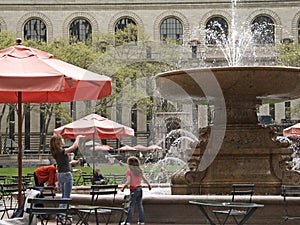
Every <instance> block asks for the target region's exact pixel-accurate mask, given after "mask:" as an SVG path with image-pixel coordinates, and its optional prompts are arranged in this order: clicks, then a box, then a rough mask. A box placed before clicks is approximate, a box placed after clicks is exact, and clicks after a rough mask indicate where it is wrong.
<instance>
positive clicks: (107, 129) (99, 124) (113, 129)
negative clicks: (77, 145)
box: [53, 114, 134, 146]
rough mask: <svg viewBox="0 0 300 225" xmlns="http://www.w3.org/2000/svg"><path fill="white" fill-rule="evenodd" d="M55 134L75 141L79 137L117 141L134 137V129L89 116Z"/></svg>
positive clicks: (96, 116) (58, 130) (100, 117)
mask: <svg viewBox="0 0 300 225" xmlns="http://www.w3.org/2000/svg"><path fill="white" fill-rule="evenodd" d="M53 132H54V133H55V134H60V135H61V136H62V137H64V138H69V139H75V138H76V136H77V135H83V136H85V137H86V138H89V139H115V138H126V137H132V136H134V130H133V129H132V128H130V127H127V126H124V125H122V124H120V123H117V122H115V121H112V120H109V119H107V118H105V117H102V116H99V115H97V114H90V115H87V116H85V117H83V118H81V119H79V120H76V121H74V122H72V123H69V124H66V125H64V126H61V127H58V128H56V129H54V131H53ZM93 146H94V145H93Z"/></svg>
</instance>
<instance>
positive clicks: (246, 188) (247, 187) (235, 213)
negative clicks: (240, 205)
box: [213, 184, 254, 224]
mask: <svg viewBox="0 0 300 225" xmlns="http://www.w3.org/2000/svg"><path fill="white" fill-rule="evenodd" d="M253 194H254V184H233V185H232V191H231V195H232V198H231V201H232V202H234V201H242V202H249V203H250V202H252V196H253ZM247 212H248V211H247V210H245V209H228V210H213V213H214V215H215V217H216V218H217V220H218V222H219V224H225V223H226V222H227V220H228V218H229V217H230V216H231V217H232V218H233V219H234V221H235V223H236V224H238V223H239V221H238V217H239V216H244V215H246V214H247ZM222 215H223V218H224V217H225V218H224V220H223V222H222V221H221V216H222Z"/></svg>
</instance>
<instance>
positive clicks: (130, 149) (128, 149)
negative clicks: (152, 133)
mask: <svg viewBox="0 0 300 225" xmlns="http://www.w3.org/2000/svg"><path fill="white" fill-rule="evenodd" d="M118 150H121V151H136V148H134V147H131V146H129V145H124V146H122V147H120V148H118Z"/></svg>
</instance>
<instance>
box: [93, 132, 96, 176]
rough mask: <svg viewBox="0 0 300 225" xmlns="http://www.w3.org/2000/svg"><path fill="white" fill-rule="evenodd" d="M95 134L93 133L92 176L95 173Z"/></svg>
mask: <svg viewBox="0 0 300 225" xmlns="http://www.w3.org/2000/svg"><path fill="white" fill-rule="evenodd" d="M95 155H96V154H95V133H93V174H94V172H95Z"/></svg>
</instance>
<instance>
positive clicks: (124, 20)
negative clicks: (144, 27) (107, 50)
mask: <svg viewBox="0 0 300 225" xmlns="http://www.w3.org/2000/svg"><path fill="white" fill-rule="evenodd" d="M129 24H132V25H136V23H135V21H134V20H132V19H130V18H127V17H124V18H121V19H119V20H118V22H117V23H116V25H115V32H117V31H118V30H125V28H126V27H127V26H128V25H129Z"/></svg>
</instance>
